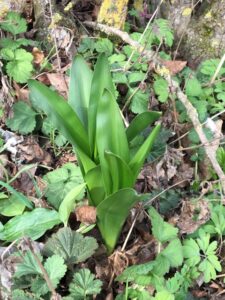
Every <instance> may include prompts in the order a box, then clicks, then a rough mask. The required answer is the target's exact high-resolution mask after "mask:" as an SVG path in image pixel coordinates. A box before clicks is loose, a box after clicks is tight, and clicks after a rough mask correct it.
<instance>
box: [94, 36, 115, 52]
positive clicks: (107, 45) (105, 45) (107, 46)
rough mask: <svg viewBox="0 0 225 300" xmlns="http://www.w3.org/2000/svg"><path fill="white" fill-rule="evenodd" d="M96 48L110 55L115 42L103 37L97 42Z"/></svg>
mask: <svg viewBox="0 0 225 300" xmlns="http://www.w3.org/2000/svg"><path fill="white" fill-rule="evenodd" d="M95 49H96V51H97V52H98V53H105V54H106V55H107V56H109V55H111V54H112V52H113V43H112V42H111V41H110V40H109V39H107V38H103V39H100V40H99V41H97V42H96V43H95Z"/></svg>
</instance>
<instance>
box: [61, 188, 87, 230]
mask: <svg viewBox="0 0 225 300" xmlns="http://www.w3.org/2000/svg"><path fill="white" fill-rule="evenodd" d="M85 185H86V183H82V184H79V185H77V186H75V187H74V188H73V189H72V190H70V191H69V192H68V194H67V195H66V196H65V198H64V199H63V201H62V202H61V204H60V206H59V217H60V219H61V221H62V222H63V223H64V226H67V222H68V219H69V216H70V213H71V212H72V211H73V210H74V207H75V201H76V200H77V199H80V195H81V194H82V195H83V194H84V188H85Z"/></svg>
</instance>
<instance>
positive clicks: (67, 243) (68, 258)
mask: <svg viewBox="0 0 225 300" xmlns="http://www.w3.org/2000/svg"><path fill="white" fill-rule="evenodd" d="M97 248H98V244H97V242H96V240H95V239H94V238H93V237H83V236H82V234H80V233H78V232H76V231H72V230H71V229H70V228H68V227H64V228H61V229H59V231H58V232H57V233H56V234H54V235H53V236H52V237H51V238H50V239H49V240H48V241H47V243H46V244H45V247H44V250H43V251H44V254H45V255H46V256H50V255H53V254H57V255H60V256H61V257H62V258H63V259H64V260H65V262H66V264H67V265H71V264H78V263H80V262H83V261H85V260H86V259H87V258H89V257H91V256H92V255H93V254H94V252H95V250H96V249H97Z"/></svg>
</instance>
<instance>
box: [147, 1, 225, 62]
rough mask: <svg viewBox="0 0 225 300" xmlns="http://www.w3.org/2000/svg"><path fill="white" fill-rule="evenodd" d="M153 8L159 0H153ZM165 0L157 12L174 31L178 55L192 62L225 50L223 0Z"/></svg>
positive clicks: (219, 55) (218, 54)
mask: <svg viewBox="0 0 225 300" xmlns="http://www.w3.org/2000/svg"><path fill="white" fill-rule="evenodd" d="M152 2H153V4H154V5H153V9H155V8H156V7H157V5H158V4H159V3H160V0H154V1H152ZM198 2H199V1H197V0H194V1H193V0H174V1H169V0H165V1H164V2H163V3H162V5H161V7H160V16H161V17H163V18H166V19H168V20H169V21H170V23H171V25H172V27H173V29H174V31H175V37H176V42H175V47H177V46H178V44H180V45H179V49H178V55H179V56H181V57H182V58H183V59H186V60H187V61H188V62H189V63H190V64H191V65H193V66H196V65H198V64H199V63H200V62H201V61H202V60H204V59H207V58H215V57H221V56H222V55H223V53H224V50H225V0H220V1H218V0H202V1H200V2H199V3H198Z"/></svg>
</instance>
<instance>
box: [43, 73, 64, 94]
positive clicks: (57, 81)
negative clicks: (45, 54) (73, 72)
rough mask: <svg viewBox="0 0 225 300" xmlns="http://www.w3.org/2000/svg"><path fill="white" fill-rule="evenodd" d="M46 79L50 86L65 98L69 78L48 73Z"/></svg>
mask: <svg viewBox="0 0 225 300" xmlns="http://www.w3.org/2000/svg"><path fill="white" fill-rule="evenodd" d="M47 77H48V79H49V81H50V84H51V85H53V86H54V87H55V89H56V90H57V91H58V92H59V93H60V94H61V95H62V96H63V97H64V98H67V95H68V86H69V77H68V76H66V75H64V74H60V73H48V74H47Z"/></svg>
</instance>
